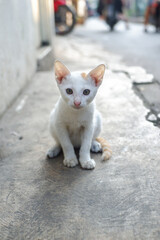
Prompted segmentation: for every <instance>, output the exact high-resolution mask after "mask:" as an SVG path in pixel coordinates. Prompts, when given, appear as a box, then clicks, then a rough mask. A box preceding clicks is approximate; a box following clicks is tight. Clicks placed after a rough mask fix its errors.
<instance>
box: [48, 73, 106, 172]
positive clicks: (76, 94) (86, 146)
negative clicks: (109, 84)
mask: <svg viewBox="0 0 160 240" xmlns="http://www.w3.org/2000/svg"><path fill="white" fill-rule="evenodd" d="M65 70H66V69H65ZM55 71H56V70H55ZM57 75H58V73H57V74H56V76H57ZM58 76H59V75H58ZM59 79H60V78H59ZM59 79H58V78H57V83H58V87H59V90H60V93H61V97H60V99H59V100H58V102H57V104H56V106H55V108H54V109H53V110H52V112H51V117H50V132H51V135H52V137H53V138H54V139H55V141H56V147H55V149H57V148H58V147H60V146H61V148H62V150H63V153H64V161H63V163H64V165H65V166H67V167H74V166H76V165H77V164H78V160H77V157H76V154H75V151H74V147H76V148H77V147H80V154H79V156H80V157H79V162H80V164H81V166H82V168H85V169H93V168H94V167H95V165H96V164H95V161H94V160H93V159H91V157H90V149H91V146H92V148H96V149H97V151H98V148H99V150H100V146H98V145H97V146H95V145H96V141H95V139H96V137H98V135H99V133H100V130H101V117H100V114H99V112H98V111H97V110H96V107H95V103H94V97H95V95H96V93H97V90H98V87H99V86H96V85H95V83H94V81H93V79H92V78H91V77H90V76H88V77H87V79H84V78H83V77H82V76H81V74H80V73H78V72H73V73H70V74H68V72H67V76H64V78H63V79H62V80H61V81H60V80H59ZM101 80H102V79H101ZM99 85H100V84H99ZM67 88H71V89H72V90H73V94H71V95H68V94H67V93H66V89H67ZM85 89H89V90H90V94H89V95H84V94H83V91H84V90H85ZM75 101H79V102H80V103H81V104H80V106H79V107H78V108H77V107H76V106H75V104H74V102H75ZM53 151H54V149H52V150H50V152H48V154H50V156H51V155H52V156H55V155H56V154H54V153H55V152H56V151H55V152H54V153H53ZM57 152H58V153H59V151H57Z"/></svg>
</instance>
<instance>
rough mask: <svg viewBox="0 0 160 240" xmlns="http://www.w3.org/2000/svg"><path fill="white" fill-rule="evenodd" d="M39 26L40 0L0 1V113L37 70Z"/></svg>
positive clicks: (0, 113)
mask: <svg viewBox="0 0 160 240" xmlns="http://www.w3.org/2000/svg"><path fill="white" fill-rule="evenodd" d="M44 2H46V4H47V5H48V3H49V7H52V6H51V1H50V0H48V1H47V0H44ZM40 25H41V24H40V9H39V0H0V115H2V113H3V112H4V111H5V109H6V108H7V107H8V106H9V105H10V104H11V102H12V101H13V100H14V99H15V97H16V96H17V95H18V93H19V92H20V91H21V89H22V88H23V87H24V86H25V84H26V83H27V82H28V81H29V80H30V79H31V77H32V76H33V74H34V73H35V71H36V54H37V48H38V47H40V44H41V29H40ZM50 38H51V36H50Z"/></svg>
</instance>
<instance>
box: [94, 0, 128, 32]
mask: <svg viewBox="0 0 160 240" xmlns="http://www.w3.org/2000/svg"><path fill="white" fill-rule="evenodd" d="M125 3H126V1H125V0H99V2H98V7H97V12H98V14H99V15H100V18H102V19H104V20H105V18H106V16H107V6H113V9H114V10H113V12H114V15H115V17H116V18H117V20H122V21H125V23H126V29H128V28H129V27H128V18H127V17H126V16H125V14H124V7H125Z"/></svg>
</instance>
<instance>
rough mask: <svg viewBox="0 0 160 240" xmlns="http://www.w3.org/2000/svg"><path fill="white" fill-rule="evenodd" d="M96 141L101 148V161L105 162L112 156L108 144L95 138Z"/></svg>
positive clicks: (99, 138) (102, 139)
mask: <svg viewBox="0 0 160 240" xmlns="http://www.w3.org/2000/svg"><path fill="white" fill-rule="evenodd" d="M96 140H97V142H99V143H100V144H101V147H102V160H103V161H106V160H108V159H110V157H111V156H112V150H111V148H110V146H109V144H108V142H107V141H106V140H105V139H104V138H102V137H97V138H96Z"/></svg>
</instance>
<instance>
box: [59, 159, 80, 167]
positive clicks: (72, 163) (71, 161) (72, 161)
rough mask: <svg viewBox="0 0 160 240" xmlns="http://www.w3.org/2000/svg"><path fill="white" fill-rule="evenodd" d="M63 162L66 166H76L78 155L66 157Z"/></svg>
mask: <svg viewBox="0 0 160 240" xmlns="http://www.w3.org/2000/svg"><path fill="white" fill-rule="evenodd" d="M63 164H64V166H66V167H75V166H77V165H78V160H77V158H76V157H75V158H65V159H64V160H63Z"/></svg>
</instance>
